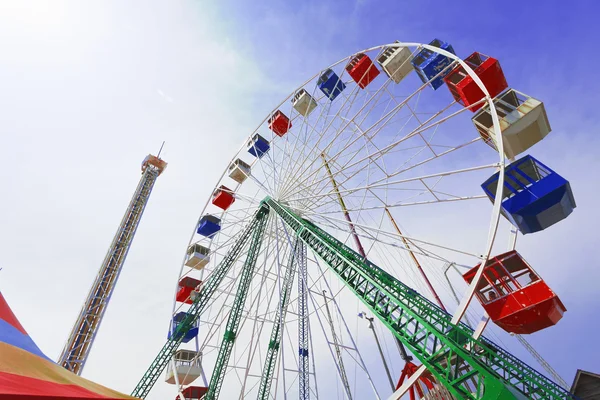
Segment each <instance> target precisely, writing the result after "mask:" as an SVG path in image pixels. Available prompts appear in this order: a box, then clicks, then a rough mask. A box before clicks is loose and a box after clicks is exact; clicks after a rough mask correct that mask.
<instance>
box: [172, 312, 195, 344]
mask: <svg viewBox="0 0 600 400" xmlns="http://www.w3.org/2000/svg"><path fill="white" fill-rule="evenodd" d="M187 315H188V313H186V312H184V311H181V312H178V313H177V314H175V316H174V317H173V321H172V323H171V330H169V334H168V338H169V339H171V337H172V336H173V335H175V331H176V330H177V326H179V324H180V323H181V321H183V320H184V318H185V317H186V316H187ZM176 336H177V339H178V338H179V337H181V336H183V339H181V341H182V342H183V343H187V342H189V341H190V340H192V339H193V338H195V337H196V336H198V326H193V327H192V328H191V329H190V330H189V331H187V332H186V333H185V334H183V333H181V332H179V333H177V334H176Z"/></svg>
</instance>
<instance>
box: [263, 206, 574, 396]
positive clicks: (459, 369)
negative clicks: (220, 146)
mask: <svg viewBox="0 0 600 400" xmlns="http://www.w3.org/2000/svg"><path fill="white" fill-rule="evenodd" d="M263 204H267V205H268V206H269V207H270V208H271V209H272V210H273V211H275V212H276V213H277V214H278V215H279V216H280V217H281V218H282V219H283V221H284V222H285V223H286V225H288V226H289V227H290V228H291V229H292V230H293V231H294V232H295V234H296V236H297V237H299V238H300V239H301V240H302V241H303V242H305V243H306V245H307V246H308V247H309V248H310V249H311V250H312V251H313V252H314V253H316V254H317V255H318V256H319V257H320V258H321V259H323V261H325V263H326V264H327V265H328V266H329V267H330V268H331V269H332V270H333V272H334V273H336V274H337V276H338V277H339V278H340V279H341V280H342V281H343V282H344V283H345V285H346V286H347V287H348V288H349V289H350V290H352V291H353V292H354V293H355V294H356V296H357V297H358V298H360V299H361V301H362V302H363V303H365V305H366V306H367V307H369V309H370V310H371V312H373V313H374V314H375V315H377V317H378V318H379V319H380V320H381V321H382V322H383V323H384V324H385V325H386V326H387V327H388V328H389V329H390V330H391V331H392V332H393V333H394V335H396V337H397V338H398V339H399V340H400V341H401V342H402V343H403V344H404V345H405V346H406V347H407V348H408V349H409V350H410V351H411V352H412V353H413V354H414V355H415V356H416V357H417V358H418V359H419V361H421V363H423V364H424V365H425V366H426V367H427V369H428V370H429V371H430V372H431V373H432V374H433V375H434V376H435V377H436V378H437V379H438V380H439V382H441V383H442V384H443V385H444V386H446V387H447V388H448V390H449V391H450V392H451V393H452V394H453V395H455V396H456V397H457V398H465V399H483V400H491V399H506V400H509V399H518V400H524V399H573V398H574V396H573V395H571V394H570V393H569V392H568V391H566V390H565V389H563V388H562V387H560V386H559V385H557V384H556V383H554V382H552V381H551V380H550V379H548V378H546V377H545V376H544V375H542V374H540V373H539V372H537V371H535V370H534V369H533V368H531V367H530V366H528V365H527V364H525V363H524V362H522V361H520V360H519V359H517V358H516V357H514V356H513V355H511V354H510V353H508V352H507V351H505V350H503V349H502V348H500V347H499V346H497V345H496V344H494V343H493V342H492V341H490V340H488V339H486V338H484V337H482V338H480V339H478V340H475V339H473V338H472V335H473V330H472V329H471V328H470V327H469V326H467V325H465V324H462V323H460V324H458V325H454V324H452V323H451V319H452V317H451V315H450V314H448V313H446V312H445V311H443V310H442V309H441V308H439V307H438V306H437V305H435V304H433V303H432V302H430V301H429V300H427V299H426V298H425V297H423V296H421V295H419V294H418V293H417V292H416V291H414V290H413V289H411V288H409V287H408V286H406V285H404V284H403V283H402V282H400V281H399V280H398V279H396V278H394V277H393V276H391V275H390V274H388V273H387V272H385V271H384V270H382V269H381V268H379V267H377V266H376V265H375V264H373V263H371V262H369V261H368V260H365V259H363V258H362V257H361V256H360V255H359V254H358V253H356V252H355V251H353V250H352V249H350V248H349V247H347V246H345V245H344V244H343V243H341V242H340V241H338V240H337V239H335V238H334V237H333V236H331V235H329V234H328V233H327V232H325V231H323V230H322V229H320V228H318V227H317V226H315V225H314V224H313V223H311V222H309V221H307V220H305V219H303V218H301V217H299V216H298V215H296V214H295V213H294V212H292V211H291V210H289V209H288V208H286V207H285V206H282V205H281V204H279V203H278V202H277V201H275V200H273V199H271V198H269V197H267V198H266V199H265V200H263Z"/></svg>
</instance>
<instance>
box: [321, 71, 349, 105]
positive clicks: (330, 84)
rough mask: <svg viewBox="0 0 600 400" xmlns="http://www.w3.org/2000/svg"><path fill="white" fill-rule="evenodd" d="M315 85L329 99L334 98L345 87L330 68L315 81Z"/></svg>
mask: <svg viewBox="0 0 600 400" xmlns="http://www.w3.org/2000/svg"><path fill="white" fill-rule="evenodd" d="M317 86H318V87H319V89H321V91H322V92H323V93H324V94H325V96H327V98H328V99H329V100H331V101H333V100H335V98H336V97H338V96H339V95H340V93H342V92H343V91H344V89H346V84H345V83H344V82H342V80H341V79H340V77H339V76H337V74H336V73H335V72H333V70H332V69H327V70H326V71H325V72H323V74H321V76H320V77H319V80H318V81H317Z"/></svg>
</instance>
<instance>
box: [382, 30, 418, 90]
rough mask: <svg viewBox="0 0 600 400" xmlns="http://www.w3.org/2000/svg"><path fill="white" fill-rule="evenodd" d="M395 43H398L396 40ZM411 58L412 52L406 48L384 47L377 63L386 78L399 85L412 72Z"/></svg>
mask: <svg viewBox="0 0 600 400" xmlns="http://www.w3.org/2000/svg"><path fill="white" fill-rule="evenodd" d="M396 43H399V42H398V41H397V40H396ZM412 58H413V56H412V52H411V51H410V50H409V49H408V47H386V48H385V49H384V50H383V53H381V54H380V55H379V57H377V63H379V65H381V69H383V71H384V72H385V73H386V74H387V76H389V77H390V78H392V80H393V81H394V82H396V83H400V81H401V80H402V79H404V78H406V76H407V75H408V74H410V72H411V71H412V70H413V66H412V64H411V60H412Z"/></svg>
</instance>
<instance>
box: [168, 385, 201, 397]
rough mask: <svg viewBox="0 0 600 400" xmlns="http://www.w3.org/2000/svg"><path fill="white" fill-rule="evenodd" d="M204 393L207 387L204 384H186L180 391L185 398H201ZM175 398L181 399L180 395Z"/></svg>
mask: <svg viewBox="0 0 600 400" xmlns="http://www.w3.org/2000/svg"><path fill="white" fill-rule="evenodd" d="M206 393H208V388H207V387H204V386H188V387H186V388H185V389H183V390H182V391H181V394H182V395H183V397H184V398H185V400H201V399H202V397H204V395H205V394H206ZM175 400H181V397H179V396H177V397H176V398H175Z"/></svg>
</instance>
